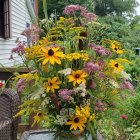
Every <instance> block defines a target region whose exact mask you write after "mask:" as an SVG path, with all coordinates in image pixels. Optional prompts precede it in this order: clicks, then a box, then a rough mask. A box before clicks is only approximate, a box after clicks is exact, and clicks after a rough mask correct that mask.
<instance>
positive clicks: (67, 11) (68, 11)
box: [63, 5, 81, 15]
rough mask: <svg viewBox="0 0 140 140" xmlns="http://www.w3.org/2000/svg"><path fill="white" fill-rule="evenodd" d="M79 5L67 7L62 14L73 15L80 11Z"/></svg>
mask: <svg viewBox="0 0 140 140" xmlns="http://www.w3.org/2000/svg"><path fill="white" fill-rule="evenodd" d="M80 8H81V7H80V5H68V6H66V7H65V9H64V11H63V13H64V14H66V15H69V14H73V13H74V12H75V11H78V10H80Z"/></svg>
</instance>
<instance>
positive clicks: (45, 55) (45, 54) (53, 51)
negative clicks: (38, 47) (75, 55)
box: [38, 47, 65, 65]
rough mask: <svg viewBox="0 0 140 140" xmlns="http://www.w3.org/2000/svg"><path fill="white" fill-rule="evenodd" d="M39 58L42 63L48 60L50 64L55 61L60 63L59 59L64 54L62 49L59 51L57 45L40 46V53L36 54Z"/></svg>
mask: <svg viewBox="0 0 140 140" xmlns="http://www.w3.org/2000/svg"><path fill="white" fill-rule="evenodd" d="M38 57H39V58H40V59H39V61H40V60H43V63H42V64H43V65H45V64H47V63H48V62H50V64H52V65H54V64H55V63H57V64H59V65H60V64H61V61H60V59H61V58H64V57H65V54H64V53H63V52H62V51H59V47H48V48H42V52H41V54H40V55H39V56H38Z"/></svg>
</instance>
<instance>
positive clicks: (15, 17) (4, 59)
mask: <svg viewBox="0 0 140 140" xmlns="http://www.w3.org/2000/svg"><path fill="white" fill-rule="evenodd" d="M10 18H11V38H10V39H7V40H4V39H2V38H0V64H2V65H3V66H5V67H11V66H14V65H16V64H19V63H21V59H20V57H19V56H17V55H14V59H15V60H9V57H10V55H11V50H12V48H14V47H16V43H15V40H16V39H17V37H19V38H20V40H26V38H25V37H24V36H22V35H20V33H21V32H22V31H23V30H24V29H25V28H26V23H29V24H30V23H31V18H30V15H29V12H28V9H27V6H26V2H25V0H11V16H10ZM0 67H1V66H0Z"/></svg>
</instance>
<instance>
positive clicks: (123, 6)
mask: <svg viewBox="0 0 140 140" xmlns="http://www.w3.org/2000/svg"><path fill="white" fill-rule="evenodd" d="M94 2H95V13H96V14H97V15H100V16H106V15H108V14H112V15H113V14H115V15H117V16H122V14H123V13H134V11H135V10H134V8H135V7H137V6H138V2H137V1H136V0H94Z"/></svg>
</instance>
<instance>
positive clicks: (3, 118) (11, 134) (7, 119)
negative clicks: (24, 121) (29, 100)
mask: <svg viewBox="0 0 140 140" xmlns="http://www.w3.org/2000/svg"><path fill="white" fill-rule="evenodd" d="M19 103H20V100H19V96H18V94H17V92H14V91H13V90H12V89H10V88H8V89H5V90H4V91H3V92H2V93H1V95H0V140H16V139H17V130H18V118H13V116H14V115H15V114H16V113H17V111H18V110H17V106H18V105H19Z"/></svg>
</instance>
